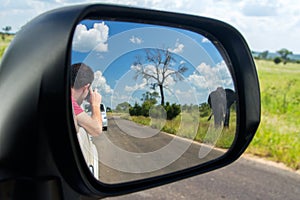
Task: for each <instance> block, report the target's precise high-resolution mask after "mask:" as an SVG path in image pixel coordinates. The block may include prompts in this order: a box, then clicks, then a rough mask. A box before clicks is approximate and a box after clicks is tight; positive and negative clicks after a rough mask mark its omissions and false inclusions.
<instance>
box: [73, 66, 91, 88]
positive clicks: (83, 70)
mask: <svg viewBox="0 0 300 200" xmlns="http://www.w3.org/2000/svg"><path fill="white" fill-rule="evenodd" d="M71 76H72V77H71V78H72V80H71V87H72V88H75V89H79V88H82V87H83V86H85V85H86V84H91V83H92V82H93V81H94V72H93V70H92V69H91V68H90V67H89V66H87V65H86V64H84V63H75V64H73V65H72V66H71Z"/></svg>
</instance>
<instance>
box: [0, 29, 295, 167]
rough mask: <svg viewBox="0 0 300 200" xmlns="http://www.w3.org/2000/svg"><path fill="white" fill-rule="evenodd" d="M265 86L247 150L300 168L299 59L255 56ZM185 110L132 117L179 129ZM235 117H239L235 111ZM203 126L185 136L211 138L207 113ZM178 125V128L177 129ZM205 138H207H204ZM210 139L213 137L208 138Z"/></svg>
mask: <svg viewBox="0 0 300 200" xmlns="http://www.w3.org/2000/svg"><path fill="white" fill-rule="evenodd" d="M12 39H13V35H8V34H5V35H4V34H3V33H2V34H1V38H0V62H1V58H2V55H3V54H4V51H5V49H6V48H7V46H8V45H9V43H10V42H11V40H12ZM255 64H256V67H257V72H258V76H259V81H260V90H261V111H262V115H261V124H260V126H259V128H258V131H257V133H256V135H255V137H254V139H253V141H252V142H251V144H250V146H249V147H248V149H247V151H246V153H247V154H251V155H255V156H259V157H262V158H264V159H268V160H272V161H275V162H280V163H283V164H285V165H286V166H288V167H289V168H291V169H293V170H300V156H299V155H300V109H299V108H300V64H299V62H280V63H277V64H276V63H275V62H274V61H273V60H266V59H255ZM184 115H185V114H184V112H182V113H181V114H180V115H179V116H177V117H176V118H174V119H172V120H168V121H167V122H166V123H165V124H164V125H163V126H162V125H160V124H159V121H158V122H151V120H150V119H149V118H147V117H140V116H138V117H131V119H132V120H134V121H136V122H138V123H142V124H144V125H151V126H153V127H155V128H159V129H162V130H163V131H165V132H168V133H171V134H174V133H176V132H177V130H178V128H179V124H180V119H181V118H182V117H183V116H184ZM184 117H185V119H187V120H186V121H187V123H188V122H189V121H190V122H192V121H194V120H195V118H197V116H193V115H186V116H184ZM231 120H235V116H234V115H232V117H231ZM199 121H200V123H199V127H193V126H191V127H190V128H191V130H185V131H184V133H183V134H184V136H185V137H189V136H188V134H189V132H193V130H195V129H197V130H196V131H197V134H196V136H195V138H194V139H195V140H198V141H202V142H203V140H204V139H205V140H209V138H207V137H205V133H204V132H203V131H202V130H206V129H207V127H208V122H207V116H205V117H200V119H199ZM234 128H235V127H234V126H233V127H230V128H229V130H228V131H227V130H225V131H223V132H222V135H221V138H222V139H218V141H217V143H216V146H218V147H220V148H228V147H229V146H230V144H231V142H232V141H233V137H234V135H232V132H233V131H232V129H234ZM176 129H177V130H176ZM204 142H205V141H204ZM207 142H209V141H207Z"/></svg>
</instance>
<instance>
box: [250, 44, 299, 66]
mask: <svg viewBox="0 0 300 200" xmlns="http://www.w3.org/2000/svg"><path fill="white" fill-rule="evenodd" d="M252 53H253V54H254V58H255V59H259V60H273V62H274V63H275V64H279V63H283V64H287V63H288V62H290V63H300V59H291V58H290V56H291V55H293V52H292V51H290V50H288V49H286V48H282V49H280V50H278V51H276V53H277V56H275V57H271V56H270V52H269V51H263V52H260V53H258V54H255V53H254V52H252Z"/></svg>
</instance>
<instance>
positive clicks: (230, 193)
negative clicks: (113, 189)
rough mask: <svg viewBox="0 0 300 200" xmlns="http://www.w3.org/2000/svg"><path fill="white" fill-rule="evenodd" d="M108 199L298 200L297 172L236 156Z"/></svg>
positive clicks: (299, 189)
mask: <svg viewBox="0 0 300 200" xmlns="http://www.w3.org/2000/svg"><path fill="white" fill-rule="evenodd" d="M106 199H109V200H150V199H156V200H159V199H166V200H168V199H170V200H171V199H172V200H175V199H190V200H229V199H230V200H235V199H240V200H299V199H300V175H299V174H296V173H295V172H291V171H288V170H285V169H281V168H277V167H274V166H272V165H267V164H264V163H261V162H257V161H255V160H252V159H247V158H244V157H242V158H240V159H239V160H238V161H236V162H235V163H233V164H231V165H229V166H227V167H224V168H222V169H218V170H215V171H212V172H209V173H207V174H203V175H198V176H195V177H192V178H188V179H185V180H182V181H179V182H175V183H172V184H168V185H164V186H160V187H157V188H153V189H149V190H145V191H141V192H137V193H132V194H128V195H124V196H120V197H110V198H106Z"/></svg>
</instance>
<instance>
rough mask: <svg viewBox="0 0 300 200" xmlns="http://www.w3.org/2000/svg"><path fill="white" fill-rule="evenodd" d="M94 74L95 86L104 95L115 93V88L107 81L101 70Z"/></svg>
mask: <svg viewBox="0 0 300 200" xmlns="http://www.w3.org/2000/svg"><path fill="white" fill-rule="evenodd" d="M94 76H95V79H94V81H93V84H92V87H93V88H97V89H98V91H99V92H100V93H101V94H102V95H104V94H112V93H113V90H112V89H111V88H110V86H109V85H108V84H107V83H106V79H105V77H104V76H103V75H102V72H101V71H96V72H95V75H94Z"/></svg>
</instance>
